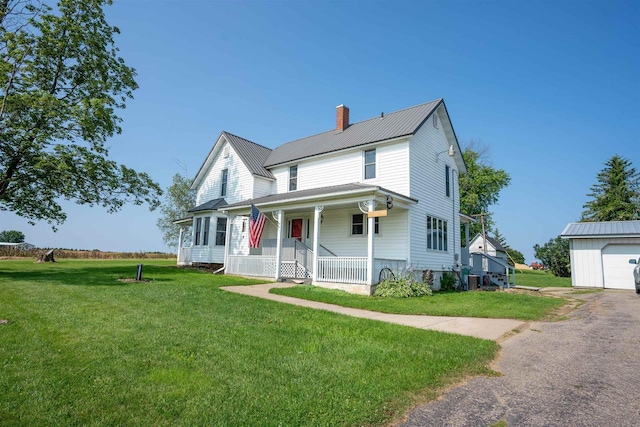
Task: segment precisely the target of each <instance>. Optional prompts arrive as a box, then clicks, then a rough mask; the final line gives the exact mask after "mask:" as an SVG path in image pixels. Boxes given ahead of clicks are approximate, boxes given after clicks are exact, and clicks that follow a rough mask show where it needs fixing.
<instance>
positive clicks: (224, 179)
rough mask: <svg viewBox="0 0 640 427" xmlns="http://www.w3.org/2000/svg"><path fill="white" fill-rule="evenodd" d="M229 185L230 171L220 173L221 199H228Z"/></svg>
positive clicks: (224, 170) (225, 170)
mask: <svg viewBox="0 0 640 427" xmlns="http://www.w3.org/2000/svg"><path fill="white" fill-rule="evenodd" d="M228 184H229V169H228V168H226V169H222V170H221V171H220V197H227V189H228V188H227V187H228Z"/></svg>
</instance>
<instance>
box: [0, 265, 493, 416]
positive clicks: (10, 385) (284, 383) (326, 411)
mask: <svg viewBox="0 0 640 427" xmlns="http://www.w3.org/2000/svg"><path fill="white" fill-rule="evenodd" d="M138 262H142V263H144V264H145V269H144V277H145V278H150V279H153V281H152V282H150V283H122V282H118V281H117V279H118V278H122V277H129V278H132V277H134V275H135V265H136V264H137V263H138ZM172 264H173V262H171V261H151V260H143V261H138V260H124V261H76V260H61V261H60V262H58V263H56V264H35V263H33V262H32V261H13V260H12V261H6V260H0V319H7V320H8V321H9V323H7V324H0V372H1V375H0V425H2V426H24V425H60V426H74V425H78V426H85V425H87V426H92V425H122V426H126V425H144V426H147V425H148V426H163V425H171V426H174V425H251V426H261V425H265V426H267V425H268V426H274V425H287V426H294V425H317V426H327V425H381V424H384V423H386V422H388V421H389V420H390V419H393V418H395V417H399V416H401V415H402V413H403V412H404V411H405V410H406V409H407V408H409V407H411V406H412V405H413V404H414V403H415V402H416V400H417V399H424V398H434V397H436V395H437V393H439V392H440V390H442V388H443V387H446V386H447V385H449V384H451V383H452V382H455V381H458V380H460V379H461V378H462V377H463V376H465V375H469V374H471V375H475V374H483V373H484V374H491V370H490V369H489V367H488V364H489V362H490V361H491V360H492V359H493V358H494V357H495V355H496V353H497V351H498V345H497V344H496V343H494V342H492V341H487V340H480V339H475V338H471V337H464V336H458V335H452V334H444V333H439V332H434V331H424V330H419V329H413V328H409V327H402V326H398V325H391V324H384V323H379V322H374V321H370V320H365V319H356V318H351V317H347V316H341V315H338V314H334V313H328V312H324V311H320V310H312V309H306V308H303V307H297V306H292V305H287V304H279V303H276V302H273V301H266V300H261V299H256V298H251V297H247V296H242V295H238V294H233V293H230V292H224V291H221V290H219V289H218V287H219V286H221V285H226V284H230V283H234V284H240V283H245V284H248V283H251V282H250V281H248V280H244V279H238V278H229V277H224V276H213V275H211V274H207V273H203V272H200V271H196V270H181V269H177V268H174V267H173V266H172Z"/></svg>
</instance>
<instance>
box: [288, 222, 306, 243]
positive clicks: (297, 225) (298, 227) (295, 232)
mask: <svg viewBox="0 0 640 427" xmlns="http://www.w3.org/2000/svg"><path fill="white" fill-rule="evenodd" d="M302 224H303V223H302V218H296V219H292V220H291V230H290V233H289V235H290V237H291V238H293V239H298V241H300V242H302Z"/></svg>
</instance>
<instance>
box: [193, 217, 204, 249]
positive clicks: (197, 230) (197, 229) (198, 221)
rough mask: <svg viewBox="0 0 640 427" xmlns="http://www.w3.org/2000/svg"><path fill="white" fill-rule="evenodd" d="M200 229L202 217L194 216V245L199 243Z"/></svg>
mask: <svg viewBox="0 0 640 427" xmlns="http://www.w3.org/2000/svg"><path fill="white" fill-rule="evenodd" d="M201 231H202V218H196V240H195V244H194V246H198V245H200V232H201Z"/></svg>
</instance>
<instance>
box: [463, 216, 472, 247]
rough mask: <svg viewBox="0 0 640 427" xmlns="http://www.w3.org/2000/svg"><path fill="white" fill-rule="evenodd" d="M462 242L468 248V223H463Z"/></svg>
mask: <svg viewBox="0 0 640 427" xmlns="http://www.w3.org/2000/svg"><path fill="white" fill-rule="evenodd" d="M464 243H465V246H466V247H467V249H469V223H468V222H466V223H465V224H464ZM469 253H471V251H469Z"/></svg>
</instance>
